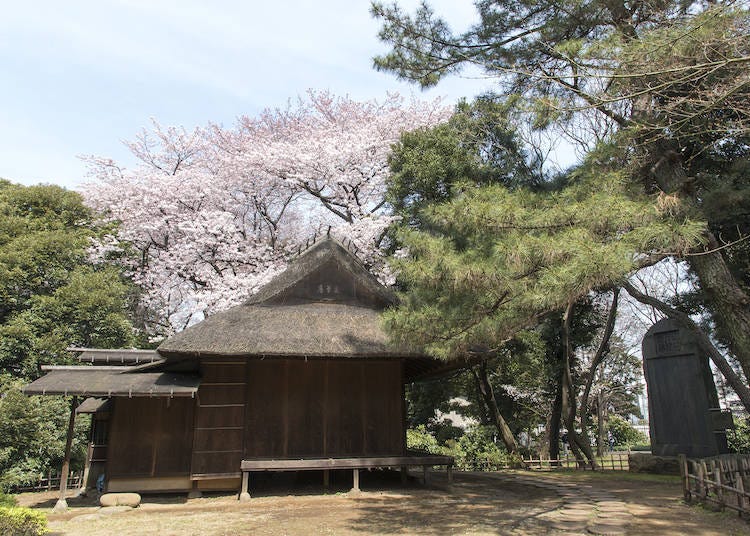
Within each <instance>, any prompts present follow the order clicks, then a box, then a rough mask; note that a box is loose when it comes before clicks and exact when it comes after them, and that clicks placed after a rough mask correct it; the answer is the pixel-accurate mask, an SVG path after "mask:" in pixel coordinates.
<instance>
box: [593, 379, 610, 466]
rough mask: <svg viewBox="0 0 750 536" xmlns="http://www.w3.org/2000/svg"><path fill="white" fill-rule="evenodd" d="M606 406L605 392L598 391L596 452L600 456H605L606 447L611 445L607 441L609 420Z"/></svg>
mask: <svg viewBox="0 0 750 536" xmlns="http://www.w3.org/2000/svg"><path fill="white" fill-rule="evenodd" d="M605 410H606V408H605V407H604V396H603V393H597V395H596V431H597V434H596V436H597V437H596V453H597V455H599V456H604V452H605V450H604V449H605V447H609V441H607V433H606V432H605V428H606V424H607V420H606V416H605Z"/></svg>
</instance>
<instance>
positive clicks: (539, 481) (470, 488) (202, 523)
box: [20, 472, 750, 536]
mask: <svg viewBox="0 0 750 536" xmlns="http://www.w3.org/2000/svg"><path fill="white" fill-rule="evenodd" d="M287 484H289V483H288V482H287ZM292 484H294V483H292ZM362 485H363V490H364V491H363V492H362V493H359V494H349V493H343V492H342V491H343V490H344V489H345V487H344V486H343V485H342V486H341V487H340V488H339V489H340V490H341V491H339V492H336V493H331V494H328V495H321V494H320V492H321V490H320V488H319V486H317V485H315V486H311V485H309V484H308V486H307V487H305V486H304V485H302V486H300V485H299V483H297V485H284V486H281V487H278V486H277V487H276V488H273V487H269V488H267V489H265V490H264V489H261V490H260V492H259V493H257V494H256V495H255V496H254V498H253V499H252V500H251V501H250V502H248V503H240V502H238V501H237V500H236V499H235V498H234V497H232V496H214V497H206V498H202V499H192V500H186V499H185V498H184V496H171V497H163V496H162V497H159V496H146V497H145V498H144V502H143V504H142V506H141V507H139V508H137V509H134V510H131V511H126V512H114V513H109V512H107V511H106V510H107V509H97V508H96V507H95V506H93V504H92V501H91V500H88V501H86V500H83V501H81V500H71V501H69V504H70V506H71V507H70V508H69V510H68V512H66V513H64V514H56V513H52V512H51V510H50V513H49V519H50V529H51V530H52V531H53V533H56V534H76V535H82V536H97V535H110V534H118V535H119V536H125V535H130V534H160V535H174V536H185V535H189V534H190V535H192V534H208V535H224V534H226V535H230V534H231V535H235V534H254V535H281V534H289V535H296V534H300V535H314V534H337V535H338V534H341V535H363V534H416V535H422V534H424V535H438V534H440V535H442V534H465V535H490V534H502V535H506V534H507V535H513V536H515V535H525V534H534V535H536V534H590V533H592V531H593V532H594V533H596V532H599V533H604V534H630V535H654V536H656V535H659V536H662V535H665V536H671V535H674V536H677V535H693V534H694V535H701V536H727V535H741V534H747V535H750V525H748V523H746V522H745V521H742V520H740V519H738V518H737V517H736V516H735V515H733V514H730V513H718V512H711V511H708V510H706V509H703V508H701V507H697V506H687V505H684V504H682V502H681V500H680V487H679V482H678V480H677V479H676V478H671V477H652V476H648V475H631V474H629V473H611V472H610V473H604V474H592V473H575V472H566V473H529V472H502V473H490V474H482V473H459V474H457V475H456V481H455V484H454V486H453V489H452V490H451V491H448V490H447V489H446V488H445V487H444V486H445V485H446V482H445V480H444V477H443V479H441V478H440V477H438V478H436V479H435V480H434V485H433V486H432V487H430V488H425V487H423V486H421V485H420V484H418V483H416V482H412V483H411V484H410V485H409V486H407V487H405V488H400V487H399V486H398V485H397V483H396V482H393V481H390V480H386V481H382V480H381V479H376V478H375V476H371V475H369V474H365V475H364V477H363V481H362ZM288 493H294V495H288ZM53 495H54V494H44V493H37V494H24V495H22V496H20V502H21V503H22V504H25V505H29V506H35V507H40V508H45V509H47V508H51V506H52V505H53V504H54V499H53Z"/></svg>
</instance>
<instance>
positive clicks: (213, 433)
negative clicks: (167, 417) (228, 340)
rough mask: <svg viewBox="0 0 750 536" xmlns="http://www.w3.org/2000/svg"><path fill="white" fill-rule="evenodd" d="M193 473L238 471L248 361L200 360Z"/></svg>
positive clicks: (205, 473) (223, 473) (208, 473)
mask: <svg viewBox="0 0 750 536" xmlns="http://www.w3.org/2000/svg"><path fill="white" fill-rule="evenodd" d="M201 376H202V380H201V385H200V387H199V389H198V400H197V404H196V408H195V428H194V430H195V432H194V436H193V456H192V463H191V472H192V474H193V475H226V474H234V473H239V471H240V461H241V460H242V441H243V427H244V423H245V418H244V417H245V387H246V385H245V379H246V376H247V373H246V371H245V360H244V359H243V360H232V359H203V360H201Z"/></svg>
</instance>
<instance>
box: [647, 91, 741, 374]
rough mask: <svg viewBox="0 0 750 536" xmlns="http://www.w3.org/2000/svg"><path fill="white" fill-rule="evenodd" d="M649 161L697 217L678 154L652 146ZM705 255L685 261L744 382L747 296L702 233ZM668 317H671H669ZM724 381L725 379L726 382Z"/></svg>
mask: <svg viewBox="0 0 750 536" xmlns="http://www.w3.org/2000/svg"><path fill="white" fill-rule="evenodd" d="M640 106H641V107H642V108H641V109H644V110H645V109H648V103H647V102H646V101H644V102H643V103H640ZM649 150H650V153H651V154H650V159H649V160H650V161H651V162H654V164H653V165H652V166H651V168H650V170H649V171H650V173H651V175H652V176H653V177H654V178H655V179H656V182H657V184H658V185H659V188H661V190H662V191H663V192H665V193H668V194H676V195H677V196H679V199H680V201H681V202H682V204H683V205H684V209H683V210H684V212H685V214H686V215H692V214H691V213H697V214H701V210H700V207H698V206H697V202H696V200H695V197H696V194H695V192H694V187H693V181H692V180H691V178H690V177H688V176H687V172H686V170H685V167H684V166H683V164H682V162H681V158H679V156H678V155H679V154H680V152H679V150H678V149H676V148H675V147H671V146H669V145H668V143H667V142H662V143H657V144H652V146H651V148H650V149H649ZM705 236H706V238H707V244H706V246H707V251H706V252H699V253H694V254H688V255H686V256H684V257H683V260H688V261H689V262H690V266H691V267H692V269H693V270H694V272H695V274H696V275H697V276H698V280H699V281H700V286H701V289H702V290H703V292H704V293H705V299H706V302H707V305H708V308H709V309H710V310H711V313H712V316H713V319H714V322H715V323H716V327H717V331H718V334H719V336H720V339H722V342H724V343H725V344H726V345H727V347H728V348H729V351H730V352H731V353H732V355H733V356H734V357H735V358H736V359H737V361H738V362H739V363H740V367H742V371H743V372H744V373H745V378H750V296H748V295H747V293H746V292H745V291H744V290H743V289H742V287H740V286H739V285H738V284H737V281H736V280H735V278H734V276H732V273H731V272H730V271H729V267H727V263H726V261H725V259H724V256H723V254H722V251H721V250H720V249H719V248H720V247H721V244H719V241H718V240H717V239H716V237H715V236H714V234H713V233H712V232H711V231H706V233H705ZM670 316H671V315H670ZM727 379H728V378H727Z"/></svg>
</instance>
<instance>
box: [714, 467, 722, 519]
mask: <svg viewBox="0 0 750 536" xmlns="http://www.w3.org/2000/svg"><path fill="white" fill-rule="evenodd" d="M714 482H716V497H717V498H718V499H719V507H720V508H721V509H722V510H724V507H725V506H724V489H723V488H722V487H721V483H722V478H721V462H715V463H714Z"/></svg>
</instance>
